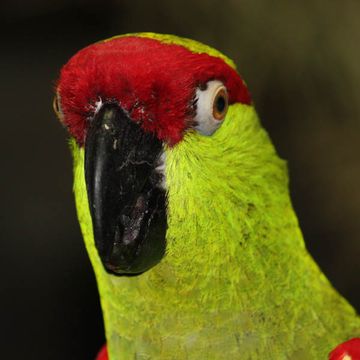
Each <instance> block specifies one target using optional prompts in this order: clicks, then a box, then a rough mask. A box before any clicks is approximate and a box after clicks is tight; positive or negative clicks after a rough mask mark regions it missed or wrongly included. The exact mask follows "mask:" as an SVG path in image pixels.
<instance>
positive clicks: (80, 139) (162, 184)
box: [54, 33, 259, 275]
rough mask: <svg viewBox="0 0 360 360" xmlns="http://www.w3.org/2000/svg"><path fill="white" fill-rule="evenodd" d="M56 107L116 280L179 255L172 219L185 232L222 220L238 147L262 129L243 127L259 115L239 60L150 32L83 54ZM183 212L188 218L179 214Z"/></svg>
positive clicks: (72, 65) (105, 261)
mask: <svg viewBox="0 0 360 360" xmlns="http://www.w3.org/2000/svg"><path fill="white" fill-rule="evenodd" d="M54 108H55V112H56V113H57V115H58V118H59V119H60V121H61V122H62V124H63V125H64V126H65V127H66V128H67V129H68V132H69V134H70V136H71V138H72V139H73V143H74V147H75V148H76V149H77V150H80V151H81V152H82V153H83V156H82V157H81V158H79V159H80V160H79V159H78V161H77V162H78V164H77V166H78V167H80V168H82V169H83V171H84V175H83V177H84V182H85V188H86V191H85V192H86V194H85V195H84V194H83V195H82V196H81V197H82V198H84V197H86V199H87V202H88V208H89V213H90V216H91V224H87V225H88V226H89V227H91V229H92V230H91V232H92V237H93V240H92V241H93V242H94V244H95V247H96V251H97V253H98V255H99V257H100V259H101V263H102V265H103V266H104V268H105V269H106V270H107V272H110V273H113V274H117V275H134V274H140V273H143V272H144V271H146V270H148V269H150V268H152V267H153V266H154V265H156V264H157V263H158V262H159V261H160V260H161V259H162V258H163V257H164V255H165V254H167V253H169V252H171V251H172V249H171V246H172V245H171V241H170V239H169V238H170V237H171V229H170V223H171V221H172V219H173V220H174V221H175V218H176V221H177V224H178V225H179V224H182V225H184V224H186V223H187V224H190V221H189V220H187V219H186V217H190V218H191V217H192V218H194V217H195V215H196V212H195V210H197V213H199V212H201V213H203V214H204V216H205V217H209V216H211V214H209V215H206V214H207V213H209V212H210V213H212V214H216V213H218V212H220V213H221V212H224V211H223V210H219V209H218V208H219V204H217V198H216V195H215V194H216V191H217V189H218V187H219V185H220V186H222V187H226V188H227V189H228V190H229V191H230V192H231V191H232V192H236V188H237V186H238V185H237V184H236V182H235V181H232V179H231V176H228V175H229V174H231V173H234V174H235V175H234V176H235V177H236V178H237V179H238V178H239V174H238V162H239V159H240V158H241V156H244V153H243V154H240V153H239V152H238V151H237V150H236V147H237V146H238V144H241V143H243V144H244V141H243V140H242V136H244V134H249V133H250V132H251V131H252V130H251V129H252V128H258V127H259V126H257V125H256V121H253V120H252V121H251V122H250V125H249V123H248V122H247V121H241V119H237V118H238V116H239V114H240V116H243V114H248V116H247V118H249V117H250V118H252V119H253V118H255V115H254V112H253V111H252V109H253V106H252V103H251V98H250V95H249V92H248V89H247V87H246V85H245V83H244V82H243V80H242V78H241V77H240V75H239V74H238V73H237V71H236V69H235V66H234V65H233V63H232V61H231V60H229V59H228V58H226V57H225V56H224V55H222V54H221V53H219V52H218V51H216V50H214V49H211V48H210V47H207V46H205V45H202V44H200V43H197V42H195V41H192V40H186V39H181V38H177V37H173V36H166V35H156V34H147V33H143V34H133V35H126V36H119V37H115V38H112V39H109V40H105V41H102V42H99V43H96V44H93V45H91V46H88V47H86V48H84V49H83V50H81V51H79V52H78V53H77V54H75V55H74V56H73V57H72V58H71V59H70V61H69V62H68V63H67V64H66V65H65V66H64V67H63V68H62V70H61V73H60V77H59V80H58V83H57V86H56V96H55V100H54ZM235 108H236V111H235ZM249 111H250V112H249ZM235 113H236V114H237V115H236V114H235ZM234 114H235V115H234ZM249 129H250V130H249ZM253 143H254V144H253V146H252V147H251V146H250V148H254V147H256V146H257V143H256V141H254V142H253ZM244 145H246V146H248V143H246V141H245V144H244ZM248 148H249V146H248ZM247 151H249V150H247ZM234 156H235V157H237V159H238V160H236V158H235V157H234ZM216 164H221V166H217V165H216ZM248 170H249V169H248V167H243V172H244V173H243V176H246V171H248ZM226 174H227V175H226ZM76 181H77V179H76V178H75V182H76ZM79 181H83V180H79ZM76 188H77V185H76V183H75V189H76ZM78 188H79V187H78ZM189 192H191V193H192V194H193V195H194V196H193V197H192V198H191V199H192V200H193V201H195V203H193V204H192V205H191V208H190V205H189V203H188V202H186V201H185V198H186V197H188V196H187V195H189ZM196 199H198V200H199V201H198V202H197V200H196ZM204 199H207V203H206V204H204V205H203V206H201V204H202V202H203V200H204ZM174 201H176V203H174ZM196 202H197V203H196ZM173 204H175V205H173ZM247 206H248V205H247ZM249 206H250V205H249ZM175 207H176V208H178V209H179V208H181V209H182V211H184V212H186V214H184V215H183V216H174V215H172V209H174V208H175ZM250 207H251V206H250ZM194 209H195V210H194ZM225 215H226V214H225ZM220 216H224V214H221V215H220ZM219 218H220V217H218V219H219ZM80 220H81V219H80ZM227 220H229V219H227ZM217 221H219V222H220V220H217ZM221 221H222V223H223V222H224V221H223V219H222V220H221ZM200 222H201V221H200V220H199V221H197V225H196V224H195V226H198V225H199V223H200ZM178 230H179V227H178Z"/></svg>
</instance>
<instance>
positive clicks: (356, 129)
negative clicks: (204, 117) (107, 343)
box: [0, 0, 360, 360]
mask: <svg viewBox="0 0 360 360" xmlns="http://www.w3.org/2000/svg"><path fill="white" fill-rule="evenodd" d="M359 16H360V4H359V3H358V2H356V1H342V2H328V1H325V0H322V1H320V0H317V1H311V2H310V1H303V2H298V3H292V2H289V1H286V0H279V1H277V2H270V1H265V0H248V1H240V0H238V1H236V0H232V1H230V0H226V1H225V0H224V1H221V2H220V1H214V0H192V1H185V0H183V1H180V0H174V1H169V0H152V1H138V0H132V1H120V0H118V1H116V0H114V1H110V0H107V1H101V2H100V1H81V0H76V1H70V0H68V1H61V0H52V1H49V0H36V1H35V0H28V1H25V0H24V1H21V0H12V1H7V0H5V1H4V0H2V1H1V4H0V30H1V35H2V36H1V45H0V46H1V53H0V54H1V57H0V79H1V80H0V95H1V97H0V104H1V108H0V114H1V125H0V126H1V131H0V137H1V138H0V147H1V149H0V154H1V176H0V185H1V186H0V189H1V210H0V234H1V242H0V243H1V251H0V264H1V286H0V289H1V296H0V309H1V314H0V315H1V317H0V319H1V336H0V339H1V347H0V352H1V355H0V358H1V359H5V358H9V359H10V358H11V359H16V360H17V359H23V358H26V359H38V360H40V359H41V360H42V359H52V360H56V359H59V360H60V359H62V360H63V359H80V360H82V359H93V357H94V355H95V353H96V351H97V350H98V349H99V347H100V346H101V344H102V343H103V342H104V336H103V325H102V320H101V313H100V308H99V301H98V296H97V290H96V285H95V281H94V277H93V273H92V269H91V266H90V264H89V261H88V258H87V255H86V252H85V248H84V246H83V243H82V239H81V235H80V231H79V226H78V224H77V219H76V214H75V208H74V202H73V196H72V173H71V158H70V153H69V151H68V149H67V144H66V140H65V139H66V133H65V131H64V130H63V129H62V127H61V126H60V125H59V123H58V122H57V121H56V119H55V116H54V115H53V113H52V108H51V103H52V98H53V84H54V81H55V79H56V78H57V76H58V71H59V69H60V67H61V66H62V65H63V64H64V63H65V62H66V61H67V60H68V58H69V57H70V56H71V55H72V54H73V53H74V52H75V51H77V50H79V49H80V48H82V47H84V46H85V45H88V44H90V43H92V42H95V41H98V40H101V39H104V38H107V37H110V36H112V35H116V34H121V33H127V32H134V31H155V32H162V33H173V34H177V35H180V36H186V37H190V38H194V39H196V40H199V41H202V42H205V43H207V44H209V45H211V46H214V47H216V48H218V49H219V50H221V51H223V52H224V53H226V54H228V55H229V56H230V57H231V58H233V59H234V60H235V62H236V63H237V64H238V68H239V71H240V73H241V74H242V75H243V77H244V79H245V80H246V82H247V83H248V85H249V88H250V90H251V92H252V95H253V98H254V100H255V103H256V107H257V109H258V111H259V113H260V116H261V118H262V121H263V124H264V126H265V128H266V129H267V130H268V131H269V133H270V135H271V137H272V139H273V141H274V143H275V145H276V147H277V149H278V151H279V153H280V155H281V156H282V157H283V158H285V159H287V160H288V161H289V170H290V176H291V184H290V185H291V193H292V198H293V202H294V207H295V209H296V211H297V214H298V216H299V220H300V224H301V227H302V230H303V232H304V236H305V239H306V243H307V246H308V248H309V249H310V251H311V253H312V254H313V256H314V257H315V259H316V260H317V262H318V263H319V264H320V266H321V268H322V269H323V270H324V272H325V273H326V275H327V276H328V277H329V278H330V279H331V281H332V282H333V284H334V285H335V287H336V288H337V289H338V290H339V291H340V292H341V293H342V294H344V295H345V296H346V297H347V298H348V299H349V300H350V302H351V303H352V304H353V305H354V306H356V307H357V308H359V305H360V293H359V286H358V285H359V284H358V275H359V268H360V261H359V258H360V257H359V255H360V246H359V241H358V239H359V235H360V221H359V215H360V192H359V180H360V159H359V149H360V121H359V119H360V117H359V115H360V102H359V100H360V65H359V64H360V61H359V55H360V47H359V43H360V21H359Z"/></svg>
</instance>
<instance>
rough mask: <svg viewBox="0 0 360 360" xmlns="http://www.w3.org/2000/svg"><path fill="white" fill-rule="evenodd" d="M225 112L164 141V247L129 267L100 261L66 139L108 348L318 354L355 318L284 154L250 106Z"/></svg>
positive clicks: (182, 353)
mask: <svg viewBox="0 0 360 360" xmlns="http://www.w3.org/2000/svg"><path fill="white" fill-rule="evenodd" d="M228 117H229V118H227V120H226V122H225V123H224V124H223V125H222V127H221V128H220V129H219V130H218V131H217V132H216V134H215V135H214V136H211V137H205V136H200V135H197V134H189V136H188V137H186V138H185V139H184V141H183V142H181V143H179V144H178V145H177V146H175V147H174V148H172V149H167V150H166V184H167V188H168V230H167V235H166V238H167V253H166V256H165V257H164V259H163V260H162V261H161V262H160V263H159V264H158V265H157V266H155V267H154V268H152V269H151V270H149V271H147V272H145V273H143V274H142V275H140V276H136V277H116V276H113V275H109V274H107V273H106V272H105V271H104V269H103V267H102V264H101V262H100V259H99V257H98V255H97V252H96V249H95V246H94V240H93V234H92V227H91V218H90V214H89V210H88V204H87V198H86V189H85V183H84V174H83V172H84V170H83V162H82V161H83V160H82V158H83V151H82V150H80V151H78V150H76V149H75V150H74V158H75V195H76V200H77V210H78V216H79V220H80V224H81V227H82V232H83V235H84V239H85V243H86V246H87V250H88V252H89V255H90V258H91V261H92V264H93V267H94V269H95V273H96V277H97V282H98V286H99V291H100V296H101V304H102V309H103V314H104V321H105V326H106V335H107V341H108V347H109V354H110V359H116V360H117V359H121V360H123V359H124V360H125V359H134V358H136V359H173V358H174V354H177V355H176V359H221V358H224V354H226V356H225V357H226V358H229V359H237V358H239V356H240V355H239V354H241V356H242V359H264V358H269V359H285V358H294V359H307V358H323V357H324V356H325V355H324V354H327V352H329V351H330V350H331V349H332V348H334V347H335V346H336V345H337V344H338V343H340V342H342V341H344V340H346V336H348V337H350V336H351V335H350V334H345V332H344V330H343V326H342V324H344V323H347V324H348V329H349V331H351V330H352V329H353V328H354V327H355V320H354V319H355V315H354V311H353V309H352V308H351V307H350V305H348V304H347V303H346V301H345V300H344V299H342V298H341V297H340V296H339V295H338V294H337V293H336V291H335V290H334V289H333V288H332V287H331V285H330V284H329V282H328V281H327V279H326V278H325V276H324V275H323V274H322V273H321V271H320V270H319V268H318V267H317V265H316V264H315V263H314V261H313V260H312V258H311V257H310V255H309V254H308V253H307V251H306V248H305V246H304V242H303V238H302V235H301V231H300V229H299V226H298V221H297V218H296V216H295V214H294V211H293V209H292V206H291V201H290V198H289V194H288V178H287V171H286V166H285V164H284V162H283V161H282V160H281V159H279V158H278V156H277V155H276V153H275V151H274V149H273V147H272V145H271V143H270V141H269V139H268V136H267V134H266V133H265V131H264V130H263V129H262V128H261V126H260V125H259V122H258V120H257V116H256V113H255V111H254V110H253V108H252V107H246V106H243V105H238V106H232V107H231V108H230V109H229V112H228ZM239 124H240V125H241V126H239ZM230 133H232V136H229V134H230ZM249 139H251V140H249ZM356 324H357V326H359V322H358V321H356ZM314 339H316V341H314ZM309 343H316V348H315V347H312V346H309V345H308V344H309ZM269 351H270V352H271V353H273V354H275V355H274V357H271V356H269Z"/></svg>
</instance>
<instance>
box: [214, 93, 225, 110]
mask: <svg viewBox="0 0 360 360" xmlns="http://www.w3.org/2000/svg"><path fill="white" fill-rule="evenodd" d="M225 106H226V102H225V98H224V97H223V96H218V98H217V99H216V110H217V111H218V112H219V113H222V112H223V111H224V110H225Z"/></svg>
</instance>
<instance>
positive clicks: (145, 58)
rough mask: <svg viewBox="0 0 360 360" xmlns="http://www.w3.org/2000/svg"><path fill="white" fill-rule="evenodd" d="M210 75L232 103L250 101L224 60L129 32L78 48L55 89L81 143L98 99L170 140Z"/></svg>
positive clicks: (189, 115)
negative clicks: (127, 34) (120, 108)
mask: <svg viewBox="0 0 360 360" xmlns="http://www.w3.org/2000/svg"><path fill="white" fill-rule="evenodd" d="M214 79H217V80H220V81H222V82H223V83H224V84H225V86H226V87H227V89H228V93H229V101H230V103H234V102H241V103H245V104H250V103H251V99H250V95H249V92H248V90H247V88H246V86H245V85H244V83H243V81H242V79H241V78H240V76H239V75H238V73H237V72H236V71H235V70H234V69H232V68H231V67H230V66H228V65H227V64H226V63H225V62H224V61H223V60H222V59H220V58H217V57H213V56H209V55H207V54H195V53H193V52H191V51H190V50H188V49H186V48H184V47H183V46H180V45H169V44H164V43H161V42H160V41H158V40H154V39H149V38H141V37H136V36H128V37H121V38H116V39H112V40H110V41H107V42H101V43H97V44H94V45H90V46H89V47H86V48H84V49H83V50H81V51H79V52H78V53H77V54H76V55H74V56H73V57H72V58H71V59H70V61H69V62H68V63H67V64H66V65H65V66H64V67H63V68H62V70H61V74H60V79H59V81H58V87H57V89H58V93H59V96H60V100H61V104H60V106H61V110H62V113H63V115H64V123H65V125H66V126H67V127H68V129H69V131H70V133H71V135H72V136H74V137H75V138H76V140H77V142H78V143H79V144H80V145H82V144H83V143H84V140H85V136H86V129H87V126H88V122H89V121H91V118H92V116H93V115H94V112H95V110H96V106H97V104H98V103H99V102H102V103H105V102H116V103H118V104H119V105H120V106H122V108H123V109H124V110H126V111H127V112H128V113H129V115H130V117H131V118H132V119H133V120H134V121H136V122H139V123H140V124H141V126H142V127H143V128H144V129H145V130H147V131H152V132H155V133H156V135H157V137H158V138H159V139H160V140H163V141H166V142H168V143H169V144H170V145H172V144H175V143H177V142H178V141H180V140H181V138H182V136H183V133H184V131H185V129H186V128H187V127H189V125H190V124H191V121H192V118H193V115H194V104H193V100H194V98H195V92H196V88H197V87H198V86H200V85H201V84H205V83H206V82H208V81H209V80H214Z"/></svg>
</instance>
